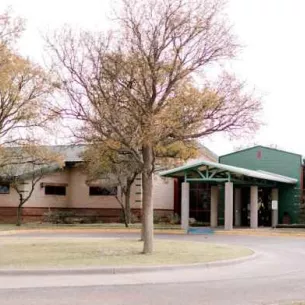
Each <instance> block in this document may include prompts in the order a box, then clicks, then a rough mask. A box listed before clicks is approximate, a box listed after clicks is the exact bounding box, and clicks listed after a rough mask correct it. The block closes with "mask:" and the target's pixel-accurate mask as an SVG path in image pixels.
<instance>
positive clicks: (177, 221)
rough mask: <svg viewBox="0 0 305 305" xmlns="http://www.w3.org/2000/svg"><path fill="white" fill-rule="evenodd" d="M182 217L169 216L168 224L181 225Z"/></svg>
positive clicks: (175, 214) (176, 215)
mask: <svg viewBox="0 0 305 305" xmlns="http://www.w3.org/2000/svg"><path fill="white" fill-rule="evenodd" d="M180 221H181V219H180V216H179V215H178V214H177V213H174V214H170V215H168V216H167V222H168V223H170V224H171V225H177V224H180Z"/></svg>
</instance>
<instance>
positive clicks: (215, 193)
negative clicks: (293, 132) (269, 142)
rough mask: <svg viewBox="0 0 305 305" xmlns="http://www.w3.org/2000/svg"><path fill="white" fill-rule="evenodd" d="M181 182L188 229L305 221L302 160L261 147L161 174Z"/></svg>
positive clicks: (179, 204)
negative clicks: (195, 226) (190, 222)
mask: <svg viewBox="0 0 305 305" xmlns="http://www.w3.org/2000/svg"><path fill="white" fill-rule="evenodd" d="M161 175H162V176H164V177H172V178H175V179H176V184H175V185H176V194H177V195H176V197H175V198H176V202H175V205H174V207H175V209H174V211H175V212H176V213H178V214H179V215H181V218H182V219H183V220H184V224H183V221H182V225H183V226H184V228H186V227H188V225H189V220H190V219H191V221H192V222H195V224H199V225H207V226H213V227H215V226H223V225H224V226H225V228H227V229H231V228H233V227H234V226H235V227H252V228H257V227H259V226H276V225H278V224H299V223H304V219H305V217H304V208H305V207H304V199H303V189H304V185H303V181H304V165H303V159H302V156H301V155H299V154H294V153H290V152H286V151H281V150H278V149H273V148H268V147H264V146H255V147H251V148H248V149H244V150H240V151H237V152H234V153H231V154H228V155H224V156H221V157H219V162H206V161H202V162H201V161H198V162H196V163H193V164H190V165H189V164H186V165H184V166H182V167H178V168H175V169H172V170H168V171H164V172H162V173H161Z"/></svg>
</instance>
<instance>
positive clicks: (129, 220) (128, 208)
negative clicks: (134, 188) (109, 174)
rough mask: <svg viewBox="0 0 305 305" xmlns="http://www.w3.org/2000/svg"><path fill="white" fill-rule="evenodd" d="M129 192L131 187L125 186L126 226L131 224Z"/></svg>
mask: <svg viewBox="0 0 305 305" xmlns="http://www.w3.org/2000/svg"><path fill="white" fill-rule="evenodd" d="M130 191H131V185H127V188H126V194H125V214H126V222H127V223H128V224H131V211H130Z"/></svg>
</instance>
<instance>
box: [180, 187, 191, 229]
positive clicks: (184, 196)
mask: <svg viewBox="0 0 305 305" xmlns="http://www.w3.org/2000/svg"><path fill="white" fill-rule="evenodd" d="M189 217H190V184H189V183H188V182H183V183H182V185H181V228H182V229H184V230H187V229H188V227H189Z"/></svg>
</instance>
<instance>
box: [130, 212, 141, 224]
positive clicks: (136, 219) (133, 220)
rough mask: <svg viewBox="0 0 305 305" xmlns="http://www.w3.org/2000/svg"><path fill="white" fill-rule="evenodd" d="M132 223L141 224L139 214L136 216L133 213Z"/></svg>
mask: <svg viewBox="0 0 305 305" xmlns="http://www.w3.org/2000/svg"><path fill="white" fill-rule="evenodd" d="M130 222H131V223H138V222H140V218H139V216H138V215H137V214H135V213H131V214H130Z"/></svg>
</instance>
